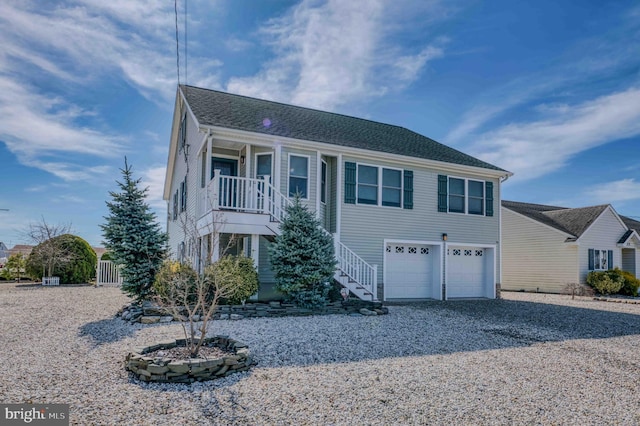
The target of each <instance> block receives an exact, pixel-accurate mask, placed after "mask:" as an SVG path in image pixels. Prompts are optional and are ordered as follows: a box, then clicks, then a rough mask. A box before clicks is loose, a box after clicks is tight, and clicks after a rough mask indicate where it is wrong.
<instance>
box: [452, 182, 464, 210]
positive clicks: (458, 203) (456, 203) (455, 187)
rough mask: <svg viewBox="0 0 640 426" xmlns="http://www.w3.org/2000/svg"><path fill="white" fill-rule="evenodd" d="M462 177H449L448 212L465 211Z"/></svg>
mask: <svg viewBox="0 0 640 426" xmlns="http://www.w3.org/2000/svg"><path fill="white" fill-rule="evenodd" d="M465 186H466V185H465V181H464V179H457V178H449V212H452V213H466V211H467V207H466V203H465V199H466V197H465V193H466V192H465Z"/></svg>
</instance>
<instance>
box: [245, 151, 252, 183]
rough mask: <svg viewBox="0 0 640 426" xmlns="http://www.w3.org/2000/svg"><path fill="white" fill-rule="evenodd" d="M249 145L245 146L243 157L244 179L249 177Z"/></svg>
mask: <svg viewBox="0 0 640 426" xmlns="http://www.w3.org/2000/svg"><path fill="white" fill-rule="evenodd" d="M251 156H252V153H251V145H249V144H247V145H245V156H244V173H245V176H244V177H247V178H248V177H251V176H252V175H251Z"/></svg>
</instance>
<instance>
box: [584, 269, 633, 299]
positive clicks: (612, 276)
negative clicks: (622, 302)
mask: <svg viewBox="0 0 640 426" xmlns="http://www.w3.org/2000/svg"><path fill="white" fill-rule="evenodd" d="M609 272H610V271H592V272H589V274H588V275H587V284H589V285H590V286H591V287H593V289H594V290H595V291H596V292H597V293H598V294H605V295H606V294H615V293H617V292H618V291H620V289H621V288H622V286H623V285H624V278H622V276H621V275H620V274H616V273H609Z"/></svg>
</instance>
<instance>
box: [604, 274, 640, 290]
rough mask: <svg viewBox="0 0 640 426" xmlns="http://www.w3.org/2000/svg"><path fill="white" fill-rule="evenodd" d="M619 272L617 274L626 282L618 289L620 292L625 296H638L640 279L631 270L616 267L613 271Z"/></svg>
mask: <svg viewBox="0 0 640 426" xmlns="http://www.w3.org/2000/svg"><path fill="white" fill-rule="evenodd" d="M613 271H615V272H617V274H618V275H619V276H620V277H622V279H623V281H624V283H623V284H622V288H621V289H620V290H619V291H618V292H619V293H620V294H623V295H625V296H637V295H638V288H640V280H639V279H637V278H636V277H635V275H633V274H632V273H631V272H627V271H623V270H621V269H618V268H615V269H613V270H611V271H609V272H610V273H611V272H613Z"/></svg>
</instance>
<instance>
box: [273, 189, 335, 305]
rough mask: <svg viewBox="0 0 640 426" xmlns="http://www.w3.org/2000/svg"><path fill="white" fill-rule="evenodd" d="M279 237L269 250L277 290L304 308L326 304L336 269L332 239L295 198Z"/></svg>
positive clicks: (298, 198)
mask: <svg viewBox="0 0 640 426" xmlns="http://www.w3.org/2000/svg"><path fill="white" fill-rule="evenodd" d="M280 230H281V234H280V235H278V236H276V239H275V242H274V243H273V244H272V245H271V247H270V248H269V255H270V258H271V268H272V270H273V272H274V273H275V279H276V287H277V289H278V290H279V291H280V292H282V293H284V294H285V296H287V297H288V298H289V299H290V300H292V301H293V302H294V303H296V304H298V305H299V306H303V307H320V306H324V305H326V303H327V294H328V291H329V286H327V285H326V284H325V283H327V282H330V281H331V280H332V279H333V274H334V272H335V269H336V259H335V254H334V246H333V238H332V237H331V235H330V234H328V233H327V232H325V231H323V230H322V228H321V227H320V222H319V221H318V220H317V219H316V217H315V216H314V215H313V213H311V212H310V211H309V210H308V209H307V207H306V206H304V205H303V204H302V203H301V202H300V197H295V199H294V202H293V205H291V206H289V207H288V208H287V215H286V217H285V219H284V221H283V222H282V224H281V225H280Z"/></svg>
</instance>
